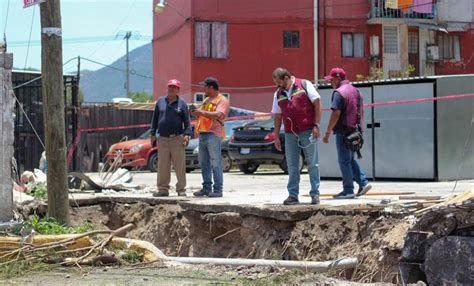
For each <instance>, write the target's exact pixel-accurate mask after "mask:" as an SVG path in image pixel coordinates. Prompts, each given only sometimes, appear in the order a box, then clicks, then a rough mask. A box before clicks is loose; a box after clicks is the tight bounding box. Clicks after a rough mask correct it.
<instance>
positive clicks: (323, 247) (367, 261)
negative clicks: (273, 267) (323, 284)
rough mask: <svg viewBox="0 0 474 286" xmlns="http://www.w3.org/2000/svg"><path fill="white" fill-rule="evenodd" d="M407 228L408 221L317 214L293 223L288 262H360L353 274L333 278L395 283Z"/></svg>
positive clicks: (288, 247) (340, 274) (363, 216)
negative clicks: (353, 259) (341, 259)
mask: <svg viewBox="0 0 474 286" xmlns="http://www.w3.org/2000/svg"><path fill="white" fill-rule="evenodd" d="M407 229H408V223H407V222H405V221H403V220H400V219H395V218H387V217H379V218H377V219H374V218H372V217H370V216H365V215H355V216H347V215H330V216H325V215H323V214H322V213H318V214H317V215H315V216H313V217H311V218H310V219H308V220H306V221H301V222H298V223H297V224H296V226H295V228H294V230H293V231H292V233H291V238H290V239H289V240H288V242H287V245H286V246H287V249H288V250H287V251H288V252H289V257H290V259H297V260H316V261H317V260H333V259H337V258H342V257H357V258H358V259H359V266H358V268H357V269H356V270H355V271H354V273H342V272H341V273H336V274H337V275H336V276H342V275H343V274H345V275H346V276H349V277H351V278H352V280H354V281H359V282H374V281H378V282H397V280H396V279H397V276H398V257H399V256H400V254H401V250H402V247H403V238H404V234H405V233H406V231H407Z"/></svg>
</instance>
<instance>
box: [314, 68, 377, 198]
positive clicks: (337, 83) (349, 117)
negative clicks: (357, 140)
mask: <svg viewBox="0 0 474 286" xmlns="http://www.w3.org/2000/svg"><path fill="white" fill-rule="evenodd" d="M324 79H325V80H327V81H330V82H331V85H332V87H333V88H334V89H335V90H334V92H333V94H332V100H331V101H332V105H331V110H332V112H331V117H330V119H329V123H328V127H327V130H326V133H325V134H324V138H323V142H324V143H325V144H327V143H329V137H330V136H331V132H334V134H335V135H336V148H337V157H338V162H339V168H340V169H341V174H342V186H343V190H342V192H340V193H339V194H337V195H335V196H334V198H335V199H353V198H355V195H354V180H355V181H356V182H357V184H358V185H359V190H358V192H357V196H358V197H359V196H362V195H364V194H366V193H367V192H368V191H369V190H370V189H371V188H372V186H371V185H369V182H368V180H367V178H366V176H365V174H364V171H363V170H362V169H361V168H360V166H359V164H358V163H357V161H356V159H355V154H354V152H352V151H351V150H349V149H348V148H347V147H346V146H345V144H344V138H345V137H346V136H347V135H349V134H350V133H352V132H353V131H355V130H356V127H357V126H359V128H360V131H361V132H362V119H363V118H364V109H363V106H362V105H363V101H362V96H361V95H360V92H359V90H357V88H355V87H354V86H352V84H351V83H350V82H349V81H348V80H347V79H346V72H345V71H344V70H343V69H341V68H333V69H332V70H331V72H330V73H329V75H328V76H326V77H324ZM358 110H359V116H358V115H357V111H358Z"/></svg>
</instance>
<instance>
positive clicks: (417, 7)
mask: <svg viewBox="0 0 474 286" xmlns="http://www.w3.org/2000/svg"><path fill="white" fill-rule="evenodd" d="M412 10H413V12H416V13H423V14H431V13H433V0H414V1H413V7H412Z"/></svg>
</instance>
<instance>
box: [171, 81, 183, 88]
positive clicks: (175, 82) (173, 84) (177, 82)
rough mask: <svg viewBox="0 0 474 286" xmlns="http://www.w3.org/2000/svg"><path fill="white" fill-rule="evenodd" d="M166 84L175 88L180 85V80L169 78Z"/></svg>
mask: <svg viewBox="0 0 474 286" xmlns="http://www.w3.org/2000/svg"><path fill="white" fill-rule="evenodd" d="M168 86H176V87H177V88H180V87H181V82H179V80H177V79H170V80H169V81H168Z"/></svg>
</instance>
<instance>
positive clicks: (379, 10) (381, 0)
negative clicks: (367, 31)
mask: <svg viewBox="0 0 474 286" xmlns="http://www.w3.org/2000/svg"><path fill="white" fill-rule="evenodd" d="M385 2H386V1H385V0H371V9H370V13H369V23H373V24H379V23H380V24H381V23H387V22H425V23H431V22H434V21H435V18H436V7H433V13H430V14H427V13H417V12H414V11H413V10H412V9H411V8H408V9H406V10H403V9H390V8H386V7H385Z"/></svg>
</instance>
